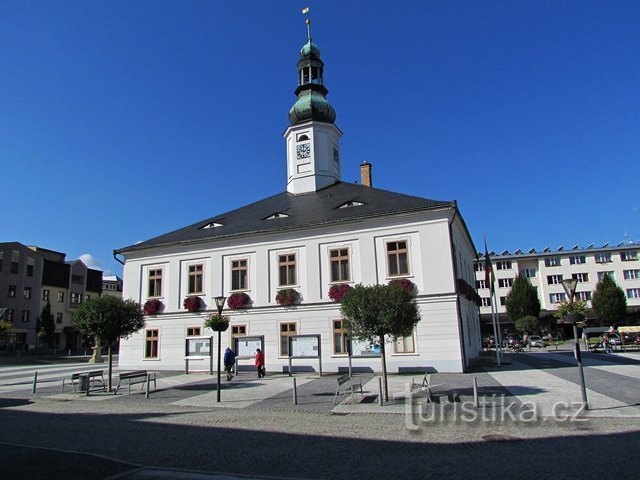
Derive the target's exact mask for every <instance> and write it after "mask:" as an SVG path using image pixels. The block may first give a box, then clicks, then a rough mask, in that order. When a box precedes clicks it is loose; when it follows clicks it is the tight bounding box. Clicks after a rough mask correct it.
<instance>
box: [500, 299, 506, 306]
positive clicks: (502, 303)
mask: <svg viewBox="0 0 640 480" xmlns="http://www.w3.org/2000/svg"><path fill="white" fill-rule="evenodd" d="M506 304H507V297H500V305H502V306H503V307H504V306H505V305H506Z"/></svg>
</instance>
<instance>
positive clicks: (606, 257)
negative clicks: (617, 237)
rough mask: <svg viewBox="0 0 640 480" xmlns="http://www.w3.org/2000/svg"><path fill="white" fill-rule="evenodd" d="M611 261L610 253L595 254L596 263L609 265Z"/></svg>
mask: <svg viewBox="0 0 640 480" xmlns="http://www.w3.org/2000/svg"><path fill="white" fill-rule="evenodd" d="M610 261H611V253H610V252H600V253H598V254H596V263H609V262H610Z"/></svg>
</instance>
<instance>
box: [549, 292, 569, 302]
mask: <svg viewBox="0 0 640 480" xmlns="http://www.w3.org/2000/svg"><path fill="white" fill-rule="evenodd" d="M566 298H567V295H566V294H564V293H550V294H549V301H550V302H551V303H560V302H564V301H565V299H566Z"/></svg>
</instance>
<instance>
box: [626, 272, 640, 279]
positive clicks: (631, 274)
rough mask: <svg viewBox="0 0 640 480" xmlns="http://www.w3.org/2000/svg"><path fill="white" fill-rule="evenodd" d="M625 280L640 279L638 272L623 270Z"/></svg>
mask: <svg viewBox="0 0 640 480" xmlns="http://www.w3.org/2000/svg"><path fill="white" fill-rule="evenodd" d="M623 273H624V279H625V280H637V279H638V278H640V270H624V272H623Z"/></svg>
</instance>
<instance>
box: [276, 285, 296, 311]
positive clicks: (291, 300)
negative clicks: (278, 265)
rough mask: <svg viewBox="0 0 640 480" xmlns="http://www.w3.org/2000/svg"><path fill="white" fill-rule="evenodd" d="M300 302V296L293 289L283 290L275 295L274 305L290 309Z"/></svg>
mask: <svg viewBox="0 0 640 480" xmlns="http://www.w3.org/2000/svg"><path fill="white" fill-rule="evenodd" d="M299 301H300V294H299V293H298V292H297V291H296V290H294V289H293V288H284V289H282V290H278V293H276V303H277V304H278V305H282V306H283V307H290V306H291V305H294V304H296V303H298V302H299Z"/></svg>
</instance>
